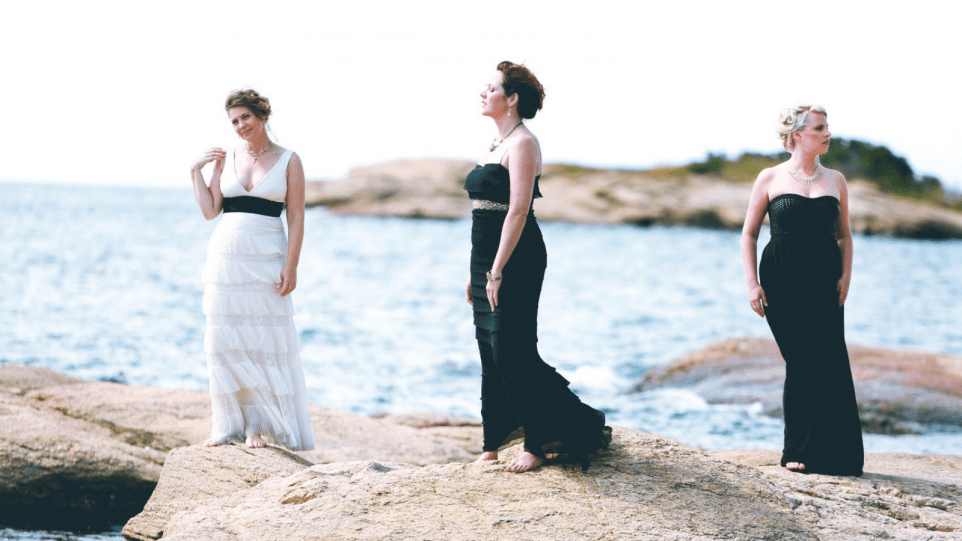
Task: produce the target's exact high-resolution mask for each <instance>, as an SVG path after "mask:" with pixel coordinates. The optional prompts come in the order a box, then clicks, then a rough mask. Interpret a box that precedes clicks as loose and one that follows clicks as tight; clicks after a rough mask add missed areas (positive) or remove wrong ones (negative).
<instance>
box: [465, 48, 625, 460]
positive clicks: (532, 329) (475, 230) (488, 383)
mask: <svg viewBox="0 0 962 541" xmlns="http://www.w3.org/2000/svg"><path fill="white" fill-rule="evenodd" d="M543 99H544V89H543V88H542V86H541V83H539V82H538V80H537V79H536V78H535V76H534V75H533V74H532V73H531V71H530V70H528V68H526V67H524V66H521V65H516V64H512V63H511V62H502V63H500V64H498V70H497V71H496V72H495V75H494V78H493V79H492V80H491V82H490V83H489V84H488V85H487V86H486V88H485V89H484V91H483V92H481V114H483V115H485V116H489V117H491V118H492V119H493V120H494V122H495V124H496V125H497V127H498V135H499V137H498V138H497V139H495V141H494V143H492V144H491V147H490V148H489V151H488V153H487V155H485V157H484V158H483V159H482V160H481V161H480V163H479V164H478V166H477V167H475V168H474V170H473V171H471V173H469V174H468V177H467V179H466V180H465V183H464V188H465V190H467V191H468V195H469V197H470V198H471V199H473V200H474V211H473V212H472V220H473V225H472V230H471V245H472V248H471V276H470V280H469V282H468V285H467V287H466V290H465V295H466V298H467V302H468V304H471V305H472V306H473V309H474V324H475V327H476V337H477V340H478V348H479V350H480V353H481V418H482V420H483V424H484V453H483V454H482V455H481V459H480V460H497V459H498V451H499V450H500V449H503V448H504V447H507V446H508V445H511V444H513V443H515V442H516V441H517V440H519V439H520V438H521V437H523V438H524V449H525V450H524V453H523V454H522V455H521V456H519V457H518V458H516V459H515V460H513V461H512V462H511V463H510V464H509V465H508V467H507V470H508V471H513V472H524V471H528V470H531V469H534V468H537V467H538V466H540V465H542V464H543V463H544V462H545V460H546V459H547V455H559V458H567V459H568V460H571V461H574V462H578V463H580V464H582V466H583V467H587V458H586V457H587V455H588V454H589V453H591V452H592V451H595V450H597V449H599V448H601V447H605V446H607V445H608V443H609V442H610V441H611V429H610V428H609V427H606V426H605V416H604V414H603V413H602V412H600V411H598V410H596V409H594V408H591V407H589V406H587V405H586V404H584V403H582V402H581V400H579V399H578V397H577V396H576V395H575V394H574V393H573V392H571V390H570V389H568V381H567V380H566V379H565V378H564V377H562V376H561V375H560V374H558V372H557V371H555V369H554V368H552V367H551V366H549V365H548V364H547V363H545V362H544V361H543V360H542V359H541V357H540V356H539V354H538V347H537V342H538V335H537V325H538V299H539V298H540V296H541V284H542V281H543V280H544V273H545V267H546V265H547V253H546V252H545V245H544V240H543V239H542V237H541V230H540V229H539V228H538V222H537V221H536V220H535V217H534V212H533V210H532V208H531V203H532V200H533V199H534V198H535V197H541V193H540V192H539V191H538V178H539V177H540V169H541V150H540V148H539V146H538V140H537V139H536V138H535V136H534V134H533V133H531V131H530V130H529V129H528V127H527V126H526V125H525V124H524V122H523V119H528V118H534V116H535V114H536V113H537V112H538V110H540V109H541V105H542V101H543Z"/></svg>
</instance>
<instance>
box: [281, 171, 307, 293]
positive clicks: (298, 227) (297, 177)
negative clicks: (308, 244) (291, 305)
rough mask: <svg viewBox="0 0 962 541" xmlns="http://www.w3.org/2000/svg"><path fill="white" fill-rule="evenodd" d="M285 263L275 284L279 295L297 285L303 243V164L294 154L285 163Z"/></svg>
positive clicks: (292, 289)
mask: <svg viewBox="0 0 962 541" xmlns="http://www.w3.org/2000/svg"><path fill="white" fill-rule="evenodd" d="M286 212H287V263H285V264H284V269H283V270H282V271H281V283H280V284H278V285H277V290H278V291H280V293H281V297H283V296H285V295H287V294H289V293H290V292H291V291H294V288H295V287H297V263H298V262H299V261H300V259H301V245H302V244H303V243H304V165H303V164H302V163H301V158H300V157H299V156H298V155H297V154H294V155H292V156H291V161H290V163H289V164H288V165H287V207H286Z"/></svg>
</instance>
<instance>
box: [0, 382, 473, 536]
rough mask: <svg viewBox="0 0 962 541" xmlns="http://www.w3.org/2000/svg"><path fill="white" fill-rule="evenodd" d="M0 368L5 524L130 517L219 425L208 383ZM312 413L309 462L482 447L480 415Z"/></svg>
mask: <svg viewBox="0 0 962 541" xmlns="http://www.w3.org/2000/svg"><path fill="white" fill-rule="evenodd" d="M0 368H2V369H0V524H6V525H14V526H24V527H30V526H36V527H42V528H63V529H77V528H86V527H103V526H106V525H108V524H117V523H123V522H125V521H126V520H127V519H128V518H130V517H131V516H133V515H135V514H137V513H138V512H140V511H141V510H142V509H143V506H144V504H145V503H146V502H147V499H148V498H149V497H150V494H151V491H152V490H153V489H154V486H155V485H156V483H157V481H158V478H159V476H160V471H161V466H162V465H163V464H164V460H165V456H166V455H167V453H168V452H169V451H170V450H172V449H175V448H178V447H184V446H188V445H191V444H196V443H199V442H203V441H204V440H205V439H206V438H207V436H208V435H209V433H210V398H209V397H208V395H207V393H204V392H199V391H180V390H170V389H157V388H152V387H141V386H133V385H123V384H119V383H109V382H82V381H79V380H76V379H74V378H69V377H67V376H63V375H62V374H57V373H55V372H51V371H49V370H44V369H40V368H33V367H24V366H4V367H0ZM310 415H311V423H312V426H313V429H314V435H315V442H316V445H317V449H316V450H314V451H308V452H303V453H300V455H301V457H302V459H304V460H307V461H309V462H310V463H321V462H334V461H344V460H382V459H385V458H393V459H395V460H401V461H404V462H406V463H410V464H435V463H446V462H452V461H465V460H471V459H472V458H473V457H475V456H477V455H478V454H479V453H480V450H481V428H480V425H479V424H478V422H477V421H474V422H473V424H472V423H471V421H470V420H463V419H462V420H458V421H457V422H451V421H445V418H443V417H439V416H437V415H433V414H422V415H409V416H404V417H403V418H399V419H398V422H393V421H392V418H386V419H372V418H370V417H365V416H362V415H356V414H353V413H346V412H341V411H337V410H332V409H330V408H325V407H322V406H317V405H313V404H312V405H311V406H310ZM402 421H403V422H402ZM412 425H413V426H412ZM419 425H423V426H424V428H418V427H417V426H419Z"/></svg>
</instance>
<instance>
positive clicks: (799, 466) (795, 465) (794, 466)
mask: <svg viewBox="0 0 962 541" xmlns="http://www.w3.org/2000/svg"><path fill="white" fill-rule="evenodd" d="M785 468H786V469H787V470H789V471H805V464H803V463H801V462H789V463H787V464H785Z"/></svg>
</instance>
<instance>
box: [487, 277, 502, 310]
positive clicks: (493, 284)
mask: <svg viewBox="0 0 962 541" xmlns="http://www.w3.org/2000/svg"><path fill="white" fill-rule="evenodd" d="M495 277H498V278H500V277H501V275H500V274H498V275H495ZM499 289H501V280H494V281H491V280H488V286H487V287H486V288H485V291H487V293H488V304H490V305H491V311H492V312H494V309H495V308H497V307H498V290H499Z"/></svg>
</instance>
